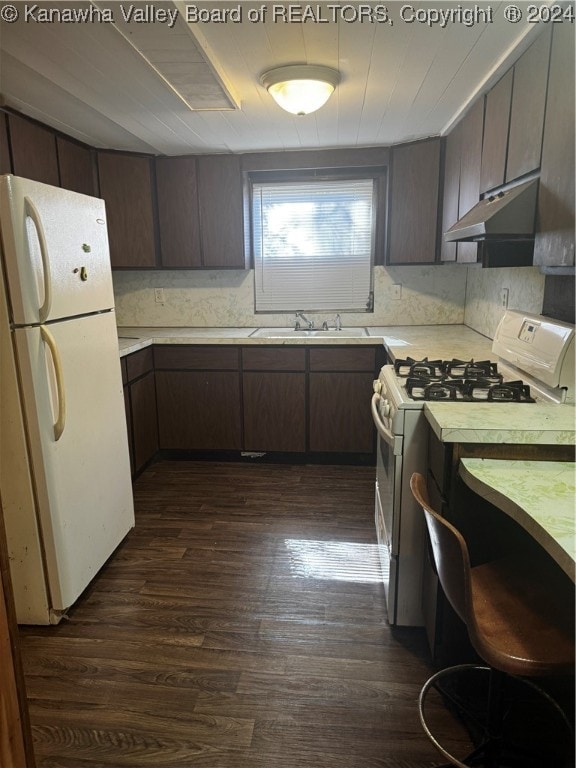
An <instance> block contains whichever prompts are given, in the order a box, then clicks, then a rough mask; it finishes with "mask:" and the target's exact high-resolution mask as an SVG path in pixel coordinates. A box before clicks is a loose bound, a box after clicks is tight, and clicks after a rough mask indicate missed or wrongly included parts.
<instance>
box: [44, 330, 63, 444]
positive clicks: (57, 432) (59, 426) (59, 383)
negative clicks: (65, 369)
mask: <svg viewBox="0 0 576 768" xmlns="http://www.w3.org/2000/svg"><path fill="white" fill-rule="evenodd" d="M40 334H41V336H42V340H43V341H44V342H45V343H46V344H47V346H48V349H49V350H50V354H51V355H52V361H53V363H54V373H55V374H56V390H57V393H58V418H57V419H56V423H55V424H54V440H55V441H56V442H58V440H60V438H61V437H62V433H63V432H64V427H65V426H66V391H65V389H64V376H63V374H62V361H61V360H60V352H59V351H58V346H57V344H56V340H55V339H54V336H52V334H51V333H50V331H49V330H48V328H47V327H46V326H45V325H41V326H40Z"/></svg>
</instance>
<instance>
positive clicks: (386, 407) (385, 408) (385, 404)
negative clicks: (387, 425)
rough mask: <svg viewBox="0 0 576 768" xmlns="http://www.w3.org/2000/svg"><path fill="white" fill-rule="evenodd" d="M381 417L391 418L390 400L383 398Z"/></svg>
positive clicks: (381, 401) (381, 400) (381, 399)
mask: <svg viewBox="0 0 576 768" xmlns="http://www.w3.org/2000/svg"><path fill="white" fill-rule="evenodd" d="M379 410H380V415H381V416H382V417H384V418H386V417H388V416H390V403H389V402H388V400H385V399H384V398H383V397H382V398H380V408H379Z"/></svg>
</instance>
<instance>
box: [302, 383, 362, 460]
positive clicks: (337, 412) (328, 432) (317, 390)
mask: <svg viewBox="0 0 576 768" xmlns="http://www.w3.org/2000/svg"><path fill="white" fill-rule="evenodd" d="M373 379H374V374H373V373H310V436H309V445H310V451H318V452H328V453H330V452H336V453H371V452H372V451H373V450H374V424H373V422H372V416H371V414H370V408H368V407H367V403H368V402H369V400H370V397H371V393H372V381H373Z"/></svg>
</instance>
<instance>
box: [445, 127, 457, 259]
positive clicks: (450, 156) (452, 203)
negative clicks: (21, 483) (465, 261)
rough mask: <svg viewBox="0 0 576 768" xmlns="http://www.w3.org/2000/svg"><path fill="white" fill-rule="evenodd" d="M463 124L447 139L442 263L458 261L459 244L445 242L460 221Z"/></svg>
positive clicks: (453, 130) (455, 128)
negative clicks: (459, 203)
mask: <svg viewBox="0 0 576 768" xmlns="http://www.w3.org/2000/svg"><path fill="white" fill-rule="evenodd" d="M461 132H462V123H458V125H457V126H455V127H454V128H453V129H452V131H451V132H450V133H449V134H448V136H447V137H446V144H445V152H444V200H443V205H442V236H441V244H440V259H441V261H456V256H457V254H458V245H459V244H458V243H447V242H445V241H444V233H445V232H447V231H448V230H449V229H450V227H451V226H452V225H453V224H455V223H456V222H457V221H458V198H459V195H460V136H461Z"/></svg>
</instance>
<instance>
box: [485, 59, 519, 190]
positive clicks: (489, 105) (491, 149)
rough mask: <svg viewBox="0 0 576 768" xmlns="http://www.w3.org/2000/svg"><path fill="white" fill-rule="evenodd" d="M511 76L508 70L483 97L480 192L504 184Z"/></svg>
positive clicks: (512, 74) (511, 72)
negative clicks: (484, 101) (484, 115)
mask: <svg viewBox="0 0 576 768" xmlns="http://www.w3.org/2000/svg"><path fill="white" fill-rule="evenodd" d="M513 77H514V70H513V69H510V70H508V72H507V73H506V74H505V75H504V77H503V78H502V79H501V80H500V81H499V82H498V83H496V85H495V86H494V88H492V90H491V91H490V92H489V93H488V95H487V97H486V118H485V122H484V142H483V145H482V171H481V174H480V191H481V192H486V191H487V190H489V189H494V187H501V186H502V184H504V179H505V175H506V153H507V151H508V127H509V125H510V107H511V103H512V81H513Z"/></svg>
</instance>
